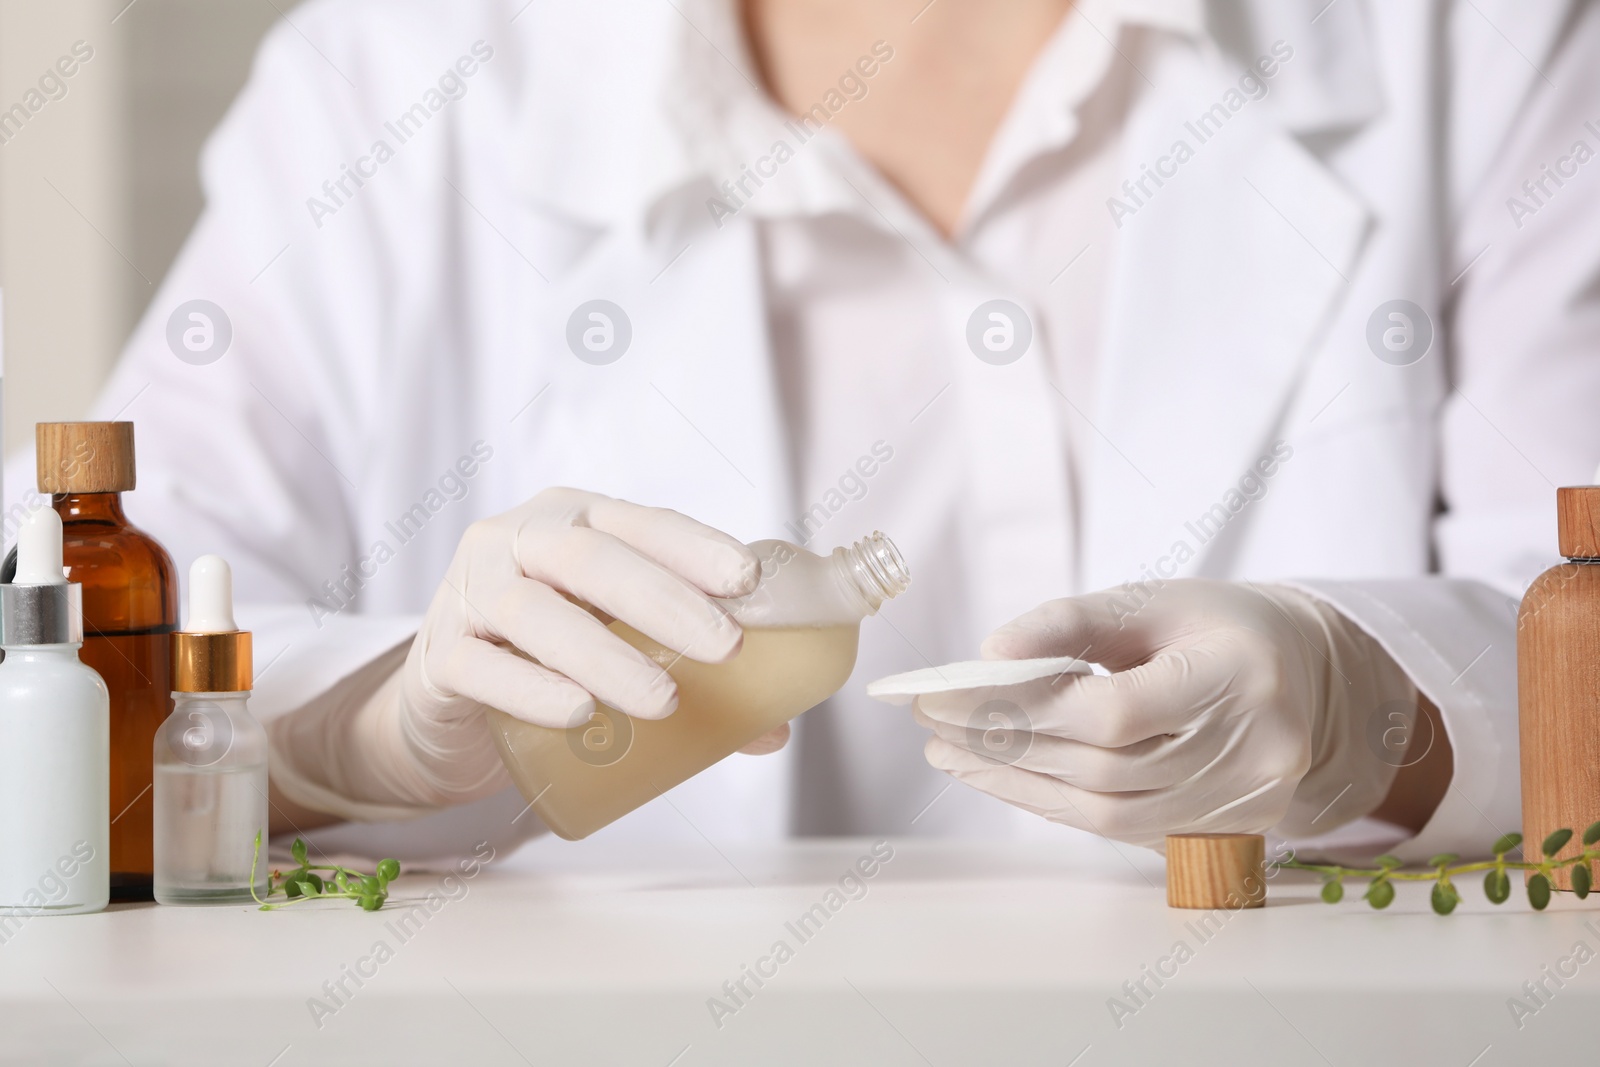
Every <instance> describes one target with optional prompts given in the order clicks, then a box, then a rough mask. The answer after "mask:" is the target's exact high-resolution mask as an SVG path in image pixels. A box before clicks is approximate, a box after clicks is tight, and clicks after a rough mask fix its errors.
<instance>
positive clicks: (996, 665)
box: [867, 656, 1094, 704]
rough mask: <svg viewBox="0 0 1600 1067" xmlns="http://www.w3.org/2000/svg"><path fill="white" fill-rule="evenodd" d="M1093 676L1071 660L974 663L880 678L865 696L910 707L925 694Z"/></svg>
mask: <svg viewBox="0 0 1600 1067" xmlns="http://www.w3.org/2000/svg"><path fill="white" fill-rule="evenodd" d="M1093 673H1094V668H1093V667H1091V666H1090V665H1089V664H1087V663H1085V662H1084V661H1083V660H1081V659H1073V658H1072V657H1071V656H1056V657H1053V658H1051V659H974V660H967V661H965V662H963V663H946V664H945V665H944V666H942V667H925V668H923V669H922V670H920V671H908V672H906V673H905V674H892V675H890V676H889V677H887V678H879V679H878V680H877V681H875V682H871V683H869V684H868V685H867V696H869V697H876V698H877V699H879V700H882V701H886V702H887V703H890V704H909V703H911V699H912V698H913V697H919V696H922V695H924V694H926V693H950V692H954V691H956V690H958V689H987V688H989V687H990V686H997V685H1020V684H1021V683H1023V682H1031V681H1033V680H1034V679H1036V678H1049V677H1050V676H1052V675H1056V674H1093Z"/></svg>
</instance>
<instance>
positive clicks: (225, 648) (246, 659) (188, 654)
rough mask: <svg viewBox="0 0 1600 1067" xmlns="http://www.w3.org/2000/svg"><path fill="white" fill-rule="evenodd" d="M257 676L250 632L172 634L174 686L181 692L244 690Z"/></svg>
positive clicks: (232, 691) (183, 631)
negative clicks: (251, 651)
mask: <svg viewBox="0 0 1600 1067" xmlns="http://www.w3.org/2000/svg"><path fill="white" fill-rule="evenodd" d="M254 677H255V667H254V664H252V663H251V658H250V632H249V631H248V630H235V631H233V632H232V633H221V634H201V633H190V632H189V631H187V630H179V631H178V632H177V633H175V634H173V635H172V688H173V691H174V692H178V693H244V692H248V691H249V689H250V687H251V685H252V682H253V679H254Z"/></svg>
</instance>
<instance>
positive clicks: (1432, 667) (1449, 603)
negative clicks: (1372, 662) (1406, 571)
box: [1283, 578, 1522, 862]
mask: <svg viewBox="0 0 1600 1067" xmlns="http://www.w3.org/2000/svg"><path fill="white" fill-rule="evenodd" d="M1283 584H1285V585H1289V586H1292V587H1294V588H1296V589H1300V590H1302V591H1303V592H1306V593H1308V594H1310V595H1311V596H1314V597H1317V598H1319V599H1321V600H1323V601H1325V602H1327V603H1329V604H1331V605H1332V606H1333V607H1334V608H1336V609H1337V610H1338V611H1339V612H1340V614H1342V615H1344V616H1345V617H1346V618H1347V619H1349V620H1350V621H1351V622H1353V623H1355V624H1356V625H1357V626H1359V627H1360V628H1361V629H1362V630H1364V631H1365V632H1366V633H1367V634H1368V635H1369V636H1370V637H1372V638H1373V640H1375V641H1377V642H1378V644H1379V645H1381V646H1382V647H1383V649H1384V650H1385V651H1386V652H1388V653H1389V655H1390V656H1392V657H1393V658H1394V660H1395V662H1396V663H1398V664H1399V665H1400V667H1401V668H1402V669H1404V670H1405V672H1406V674H1407V675H1409V676H1410V678H1411V680H1412V682H1414V683H1415V684H1416V687H1417V689H1418V690H1419V691H1421V692H1422V693H1423V695H1425V696H1426V697H1427V698H1428V699H1429V700H1431V701H1432V702H1433V704H1434V706H1435V707H1436V708H1438V709H1439V714H1440V717H1441V719H1442V720H1443V722H1444V729H1445V734H1446V736H1447V737H1448V739H1449V743H1450V746H1451V748H1452V750H1453V756H1454V764H1455V770H1454V774H1453V777H1452V779H1451V782H1450V787H1449V789H1448V790H1447V791H1446V792H1445V796H1444V799H1443V800H1441V801H1440V802H1439V807H1438V809H1437V810H1436V811H1435V812H1434V814H1433V816H1432V818H1430V819H1429V820H1428V822H1427V825H1425V826H1424V827H1423V828H1422V831H1421V832H1420V833H1418V834H1417V835H1416V836H1414V837H1411V838H1409V839H1408V840H1405V841H1403V842H1401V843H1399V844H1396V845H1393V846H1392V847H1391V848H1390V851H1392V852H1393V853H1394V854H1395V855H1397V856H1399V857H1400V858H1401V859H1403V860H1407V861H1416V862H1420V861H1422V860H1425V859H1427V858H1428V857H1429V856H1432V855H1435V854H1438V853H1441V852H1456V853H1460V854H1461V855H1464V856H1472V855H1487V852H1488V847H1489V845H1490V843H1492V842H1493V841H1494V840H1495V839H1496V838H1497V837H1499V836H1500V835H1502V834H1504V833H1507V832H1509V831H1512V830H1516V829H1518V828H1520V826H1521V824H1522V798H1521V792H1520V788H1521V786H1520V777H1519V768H1518V738H1517V691H1516V680H1517V660H1516V612H1517V604H1516V601H1515V600H1513V599H1512V598H1511V597H1508V596H1506V595H1505V594H1504V593H1501V592H1499V591H1497V590H1494V589H1491V588H1490V587H1489V586H1486V585H1483V584H1482V583H1479V582H1474V581H1466V580H1461V579H1451V578H1416V579H1398V580H1382V581H1370V582H1345V581H1319V580H1296V581H1288V582H1284V583H1283ZM1373 713H1377V709H1373ZM1419 721H1420V720H1419ZM1427 740H1428V739H1427V738H1424V737H1422V736H1421V735H1417V736H1414V737H1413V738H1412V739H1411V744H1413V745H1415V744H1418V743H1426V742H1427ZM1407 758H1408V759H1409V758H1411V756H1410V754H1409V752H1408V755H1407ZM1294 844H1295V845H1296V847H1297V848H1300V849H1301V850H1303V851H1305V852H1308V853H1309V852H1315V851H1317V850H1318V849H1319V848H1321V849H1322V850H1324V851H1326V852H1329V854H1332V853H1334V852H1337V851H1340V850H1339V848H1338V845H1337V844H1336V843H1335V842H1334V841H1331V840H1329V841H1325V842H1323V841H1320V839H1313V840H1309V841H1297V842H1294ZM1341 858H1342V857H1341ZM1352 858H1354V857H1352ZM1361 858H1369V857H1361Z"/></svg>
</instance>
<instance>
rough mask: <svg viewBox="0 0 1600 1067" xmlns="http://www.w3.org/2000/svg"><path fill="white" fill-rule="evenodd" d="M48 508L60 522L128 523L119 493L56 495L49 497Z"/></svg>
mask: <svg viewBox="0 0 1600 1067" xmlns="http://www.w3.org/2000/svg"><path fill="white" fill-rule="evenodd" d="M50 506H51V507H53V508H55V509H56V514H58V515H60V516H61V521H62V522H110V523H116V524H118V525H126V524H127V522H128V517H127V515H125V514H124V513H123V510H122V494H121V493H56V494H54V495H52V496H51V497H50Z"/></svg>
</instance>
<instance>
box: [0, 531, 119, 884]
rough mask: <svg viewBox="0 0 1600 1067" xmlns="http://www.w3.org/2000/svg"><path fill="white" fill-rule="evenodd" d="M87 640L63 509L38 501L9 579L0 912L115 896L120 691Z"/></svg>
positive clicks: (2, 621)
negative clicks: (67, 556) (89, 652)
mask: <svg viewBox="0 0 1600 1067" xmlns="http://www.w3.org/2000/svg"><path fill="white" fill-rule="evenodd" d="M82 644H83V587H82V586H81V585H78V584H77V583H76V582H68V581H67V580H66V578H65V572H64V570H63V569H62V563H61V516H60V515H58V514H56V512H55V509H54V508H51V507H48V506H46V507H43V508H39V509H38V510H36V511H33V512H32V513H30V514H29V515H28V516H27V517H26V518H25V519H23V522H22V527H21V529H20V530H19V531H18V533H17V573H16V577H15V578H14V579H13V580H12V581H10V582H7V583H4V584H0V648H4V650H5V661H4V662H3V663H0V913H4V914H7V915H72V914H77V913H81V912H89V911H100V910H101V909H102V908H104V907H105V906H106V903H107V901H108V900H110V897H111V814H110V778H111V711H110V697H109V694H108V693H107V692H106V685H105V682H104V681H102V680H101V678H100V675H98V674H97V673H95V671H94V670H93V669H92V668H90V667H87V666H85V665H84V664H83V662H82V661H81V660H79V659H78V649H79V647H81V646H82Z"/></svg>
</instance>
